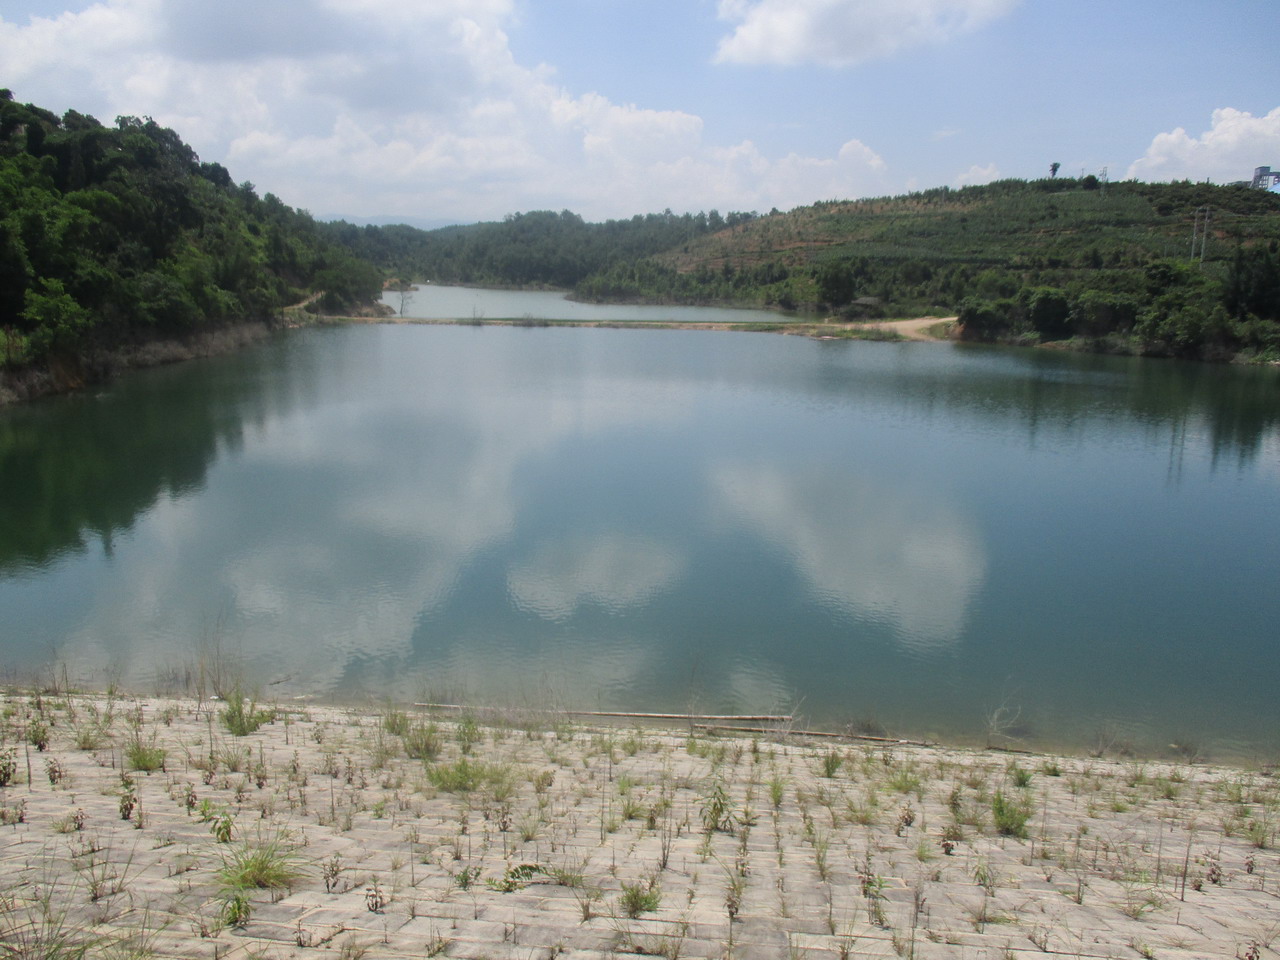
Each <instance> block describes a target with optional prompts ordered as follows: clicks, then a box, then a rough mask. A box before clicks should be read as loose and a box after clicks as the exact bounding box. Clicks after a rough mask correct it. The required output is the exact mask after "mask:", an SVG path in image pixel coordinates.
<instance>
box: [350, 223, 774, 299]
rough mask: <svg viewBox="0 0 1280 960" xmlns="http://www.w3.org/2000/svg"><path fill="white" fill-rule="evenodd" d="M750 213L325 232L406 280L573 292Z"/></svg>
mask: <svg viewBox="0 0 1280 960" xmlns="http://www.w3.org/2000/svg"><path fill="white" fill-rule="evenodd" d="M755 217H756V214H754V213H730V214H729V215H728V216H726V217H722V216H721V215H720V214H719V213H718V212H717V211H715V210H712V211H711V212H710V213H698V214H690V213H686V214H679V215H677V214H674V213H672V212H671V211H670V210H667V211H664V212H663V213H651V214H648V215H645V216H639V215H637V216H634V217H632V218H631V219H629V220H608V221H606V222H604V223H587V222H586V221H584V220H583V219H582V217H580V216H578V215H577V214H575V213H571V212H570V211H568V210H564V211H561V212H560V213H554V212H552V211H549V210H536V211H533V212H530V213H517V214H511V215H509V216H507V217H506V218H505V219H503V220H502V221H501V222H497V223H474V224H468V225H466V226H457V227H444V228H442V229H440V230H430V231H426V230H417V229H415V228H413V227H407V226H385V227H382V226H367V227H357V226H353V225H352V224H349V223H344V222H342V221H339V222H336V223H331V224H327V225H326V228H325V229H326V231H327V232H328V235H329V236H330V237H332V238H333V239H335V240H337V241H339V242H341V243H342V244H344V245H345V246H346V247H347V249H349V250H351V251H352V252H353V253H355V254H356V255H357V256H360V257H364V258H366V259H368V260H371V261H372V262H374V263H376V264H377V265H378V266H379V267H381V268H382V269H384V270H386V271H388V272H390V273H393V274H397V275H399V276H403V277H413V278H417V279H427V280H431V281H433V282H436V283H464V284H472V285H476V286H499V287H502V286H514V287H537V286H549V287H557V288H560V289H572V288H573V287H575V286H577V285H579V284H580V283H582V281H583V280H584V279H586V278H587V277H590V276H592V275H593V274H599V273H601V272H603V271H607V270H609V269H611V268H613V267H617V266H621V267H624V268H625V267H626V266H627V265H630V264H633V263H635V262H636V261H638V260H641V259H643V258H645V257H648V256H651V255H653V254H657V253H662V252H664V251H666V250H670V249H673V248H679V247H681V246H683V245H685V244H687V243H689V241H691V240H695V239H697V238H699V237H704V236H709V235H711V234H715V233H717V232H719V231H721V230H723V229H725V228H727V227H729V228H731V227H734V226H737V225H739V224H743V223H747V222H750V221H751V220H753V219H754V218H755Z"/></svg>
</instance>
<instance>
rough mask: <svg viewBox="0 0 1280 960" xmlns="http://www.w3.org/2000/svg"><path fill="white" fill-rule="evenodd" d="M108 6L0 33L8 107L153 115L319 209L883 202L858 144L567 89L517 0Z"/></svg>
mask: <svg viewBox="0 0 1280 960" xmlns="http://www.w3.org/2000/svg"><path fill="white" fill-rule="evenodd" d="M233 2H234V7H233V8H232V12H233V13H234V14H235V15H234V16H227V15H226V9H224V8H223V7H219V13H218V15H217V16H216V17H214V16H210V15H209V14H208V13H207V10H206V9H205V6H204V5H200V4H194V5H193V4H185V3H178V2H175V0H101V2H99V3H96V4H94V5H93V6H91V7H89V8H88V9H86V10H84V11H82V12H80V13H64V14H62V15H61V16H59V17H57V18H55V19H34V20H32V21H31V22H30V23H29V24H27V25H22V26H19V25H17V24H14V23H8V22H6V21H3V20H0V63H4V64H6V78H5V82H6V84H7V85H8V86H10V87H11V88H12V89H13V90H14V91H15V95H16V96H17V97H19V98H20V99H23V100H31V101H33V102H35V103H38V104H40V105H42V106H47V107H49V108H50V109H53V110H64V109H68V108H74V109H76V110H79V111H81V112H84V113H92V114H94V115H95V116H98V117H99V119H101V120H103V121H104V122H107V123H110V122H111V120H112V119H113V118H114V117H115V116H117V115H119V114H132V115H138V116H151V117H154V118H155V119H156V120H157V121H159V122H160V123H163V124H165V125H167V126H171V127H173V128H174V129H175V130H176V131H177V132H178V133H179V135H180V136H182V137H183V139H185V140H186V141H187V142H189V143H190V144H191V145H192V146H193V147H194V148H195V149H196V151H197V152H198V153H199V154H200V156H201V157H202V159H205V160H216V161H219V162H221V163H224V164H225V165H226V166H227V167H228V168H229V169H230V171H231V174H232V176H233V177H234V178H235V179H236V180H251V181H253V182H254V183H255V184H257V185H258V187H259V189H260V190H263V191H271V192H273V193H275V194H277V195H279V196H280V197H281V198H282V199H283V200H284V201H285V202H286V203H290V204H292V205H294V206H299V207H303V208H305V209H309V210H312V211H313V212H315V213H317V214H351V215H357V216H360V215H364V216H375V215H385V214H403V215H404V216H407V217H408V216H417V217H436V218H457V219H471V218H496V217H500V216H502V215H503V214H506V213H510V212H514V211H518V210H528V209H535V208H551V209H562V208H569V209H572V210H575V211H576V212H579V213H581V214H582V215H584V216H586V217H588V218H590V219H600V218H605V217H617V216H630V215H632V214H635V213H643V212H647V211H651V210H661V209H664V208H667V207H670V208H672V209H675V210H698V209H709V208H711V207H718V208H720V209H759V210H767V209H769V208H770V207H774V206H777V207H781V208H789V207H792V206H796V205H798V204H803V203H809V202H812V201H813V200H814V199H817V198H829V197H853V196H859V195H864V194H866V193H868V192H871V193H879V192H884V191H885V189H886V187H887V186H888V184H887V183H886V182H885V179H884V174H885V169H884V167H885V165H884V161H883V160H882V159H881V158H880V157H879V156H878V155H877V154H876V153H875V151H874V150H872V149H871V148H869V147H868V146H866V145H865V144H863V143H860V142H859V141H857V140H850V141H849V142H848V143H846V144H844V146H843V147H841V148H840V149H839V150H838V151H837V152H836V154H835V155H834V156H833V155H826V156H821V155H820V156H804V155H799V154H790V155H783V156H777V155H773V156H770V155H766V154H765V153H763V152H762V151H761V150H760V149H759V148H758V147H757V146H756V145H755V144H754V143H752V142H750V141H743V142H741V143H738V144H736V145H724V144H716V143H710V142H708V141H707V140H706V139H705V136H704V129H703V121H702V118H701V117H698V116H695V115H693V114H690V113H687V112H683V111H680V110H655V109H647V108H645V107H643V106H641V105H635V104H622V103H615V102H613V101H610V100H609V99H607V98H606V97H603V96H600V95H599V94H596V93H591V92H587V93H576V92H573V91H569V90H565V89H563V88H562V87H560V86H558V85H556V84H555V83H554V82H553V81H552V80H551V76H552V73H551V71H550V70H548V69H546V68H543V67H537V68H532V69H531V68H527V67H525V66H523V65H521V64H519V63H517V62H516V60H515V57H514V55H513V54H512V52H511V49H510V47H509V44H508V41H507V36H506V33H505V32H504V31H505V27H506V26H507V25H508V24H509V23H510V22H511V21H512V19H513V17H514V16H515V5H514V2H513V0H481V2H475V0H420V2H416V3H414V4H411V5H408V6H405V5H403V4H400V3H396V2H392V0H298V2H297V3H295V4H292V5H291V6H290V14H289V17H288V18H287V19H285V18H282V16H281V15H280V14H278V13H277V12H273V11H274V8H272V7H270V6H269V5H268V6H266V7H264V6H262V5H261V4H254V3H250V2H248V0H233Z"/></svg>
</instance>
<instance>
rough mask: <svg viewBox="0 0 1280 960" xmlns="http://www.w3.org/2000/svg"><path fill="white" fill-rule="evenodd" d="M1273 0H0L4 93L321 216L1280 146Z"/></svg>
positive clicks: (1171, 169) (618, 207)
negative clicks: (105, 127) (165, 146)
mask: <svg viewBox="0 0 1280 960" xmlns="http://www.w3.org/2000/svg"><path fill="white" fill-rule="evenodd" d="M1274 10H1275V8H1274V4H1273V3H1272V2H1271V0H1221V2H1217V3H1213V4H1207V3H1204V2H1197V3H1191V2H1185V0H1165V2H1161V3H1155V2H1149V0H1121V2H1116V0H1112V2H1109V3H1102V2H1098V0H1080V2H1076V3H1073V4H1051V3H1046V2H1044V0H288V2H276V3H262V2H261V0H220V2H218V3H212V2H207V0H185V2H180V0H100V2H97V3H87V2H84V0H78V2H74V3H65V2H64V3H57V2H53V0H6V3H5V7H4V12H3V13H2V14H0V65H3V66H0V85H6V86H9V87H11V88H12V89H13V91H14V94H15V96H16V97H17V98H18V99H19V100H24V101H26V100H30V101H33V102H35V103H38V104H40V105H42V106H46V107H49V108H50V109H53V110H57V111H61V110H65V109H68V108H74V109H77V110H80V111H82V112H87V113H92V114H94V115H95V116H98V117H99V118H100V119H102V120H104V121H105V122H110V121H111V120H112V119H113V118H114V117H115V116H117V115H119V114H133V115H139V116H152V117H155V118H156V119H157V120H158V121H160V122H162V123H164V124H166V125H169V126H172V127H173V128H174V129H175V130H177V131H178V132H179V134H181V135H182V137H183V138H184V139H185V140H187V141H188V142H189V143H191V144H192V146H194V147H195V149H196V150H197V151H198V152H199V153H200V155H201V157H202V158H203V159H205V160H216V161H218V162H221V163H223V164H225V165H226V166H227V167H228V168H229V169H230V170H231V172H232V175H233V176H234V177H236V179H237V180H245V179H247V180H251V181H253V182H254V183H255V184H257V186H258V188H259V190H260V191H263V192H265V191H270V192H273V193H276V194H277V195H279V196H280V197H281V198H282V199H283V200H285V202H287V203H290V204H293V205H295V206H299V207H303V208H306V209H309V210H311V211H312V212H313V213H316V214H317V215H320V216H329V215H338V214H342V215H348V216H354V217H387V216H391V217H405V218H413V219H417V220H435V219H450V220H464V221H465V220H475V219H492V218H497V217H501V216H502V215H504V214H506V213H512V212H516V211H522V210H531V209H545V208H549V209H557V210H558V209H564V208H568V209H571V210H574V211H576V212H579V213H581V214H583V215H584V216H586V217H588V218H589V219H603V218H606V217H624V216H630V215H632V214H634V213H644V212H650V211H655V210H662V209H664V208H668V207H669V208H671V209H673V210H676V211H684V210H699V209H711V208H717V209H720V210H721V211H728V210H760V211H767V210H769V209H770V208H772V207H778V208H780V209H789V208H790V207H793V206H797V205H801V204H806V203H810V202H813V201H815V200H821V199H831V198H836V197H858V196H869V195H870V196H874V195H882V194H897V193H902V192H906V191H909V190H912V189H923V188H927V187H933V186H940V185H949V186H961V185H964V184H967V183H981V182H985V181H988V180H991V179H996V178H999V177H1007V176H1014V177H1036V176H1042V175H1044V174H1045V173H1047V171H1048V167H1049V164H1050V163H1051V162H1054V161H1056V162H1059V163H1061V164H1062V170H1063V172H1064V173H1072V174H1079V173H1080V172H1081V171H1084V172H1087V173H1101V171H1102V169H1103V168H1104V167H1105V168H1107V170H1108V173H1109V175H1110V177H1111V178H1112V179H1124V178H1127V177H1138V178H1140V179H1146V180H1167V179H1181V178H1184V177H1185V178H1191V179H1211V180H1214V181H1217V182H1223V181H1230V180H1236V179H1244V178H1247V177H1248V176H1249V175H1250V174H1251V173H1252V170H1253V167H1255V166H1257V165H1260V164H1269V165H1271V166H1273V167H1276V168H1280V56H1277V54H1276V52H1275V49H1276V44H1275V37H1276V33H1277V29H1276V17H1275V12H1274Z"/></svg>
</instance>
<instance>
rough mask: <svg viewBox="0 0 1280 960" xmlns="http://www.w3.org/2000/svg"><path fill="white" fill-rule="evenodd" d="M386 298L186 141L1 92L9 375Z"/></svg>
mask: <svg viewBox="0 0 1280 960" xmlns="http://www.w3.org/2000/svg"><path fill="white" fill-rule="evenodd" d="M380 288H381V275H380V273H379V271H378V270H377V269H376V268H374V267H373V266H372V265H371V264H369V263H367V262H364V261H361V260H359V259H358V258H356V257H354V256H353V255H352V254H351V252H350V251H348V250H346V249H345V248H343V247H342V246H341V245H339V244H336V243H334V242H333V241H332V240H331V239H329V238H328V237H327V236H326V235H325V234H324V232H323V231H322V230H321V229H320V227H319V225H318V224H316V223H315V222H314V221H313V220H312V219H311V217H310V216H309V215H307V214H306V213H301V212H298V211H295V210H293V209H291V208H290V207H287V206H285V205H284V204H283V203H281V202H280V200H279V199H277V198H276V197H274V196H272V195H271V194H269V193H268V194H267V195H266V196H265V197H259V196H258V195H257V193H256V192H255V191H254V188H253V186H252V185H251V184H249V183H243V184H240V185H236V184H235V183H234V182H232V179H231V176H230V174H229V173H228V172H227V171H226V170H225V169H224V168H223V167H221V166H220V165H218V164H216V163H201V162H200V160H199V159H198V158H197V156H196V154H195V153H194V151H192V149H191V148H190V147H188V146H187V145H186V144H185V143H183V142H182V140H181V139H180V138H179V136H178V135H177V134H176V133H174V131H172V130H169V129H166V128H164V127H161V126H159V125H158V124H156V123H155V122H154V121H152V120H150V119H146V120H140V119H137V118H135V117H121V118H119V119H118V120H117V121H116V124H115V126H114V127H107V126H104V125H103V124H101V123H99V122H98V121H97V120H95V119H94V118H92V117H88V116H84V115H82V114H79V113H76V112H75V111H69V112H68V113H67V114H66V115H65V116H62V117H58V116H55V115H54V114H52V113H50V112H49V111H47V110H43V109H41V108H40V107H37V106H33V105H31V104H25V105H24V104H19V103H16V102H14V100H13V97H12V94H11V93H10V92H9V91H8V90H0V332H2V340H3V342H2V344H0V361H2V363H3V366H5V367H7V368H9V369H11V370H13V369H20V368H24V367H31V366H36V365H41V364H46V363H49V362H52V361H54V360H58V359H61V358H79V357H83V356H84V355H85V354H86V353H88V352H90V351H92V350H93V349H94V348H96V347H102V346H112V347H115V346H119V345H121V344H128V343H139V342H143V341H145V340H147V339H151V338H155V337H158V336H179V335H184V334H189V333H192V332H195V331H200V330H206V329H209V328H212V327H216V326H218V325H222V324H229V323H235V322H238V321H243V320H253V319H267V318H270V317H272V316H273V315H274V314H276V313H278V311H279V310H280V308H281V307H282V306H284V305H286V304H288V303H290V302H295V301H297V300H300V299H302V298H304V297H306V296H307V295H308V294H309V293H310V292H313V291H315V292H320V291H323V293H324V296H325V299H326V301H327V306H328V308H329V309H331V310H341V309H346V308H349V307H350V306H352V305H353V304H354V303H356V302H357V301H360V300H367V299H370V298H372V297H375V296H376V295H377V294H378V292H379V290H380Z"/></svg>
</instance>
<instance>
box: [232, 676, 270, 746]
mask: <svg viewBox="0 0 1280 960" xmlns="http://www.w3.org/2000/svg"><path fill="white" fill-rule="evenodd" d="M275 718H276V712H275V711H274V710H259V709H258V702H257V701H256V700H254V699H252V698H247V697H245V695H244V694H243V693H242V692H241V691H240V687H239V686H237V687H236V688H235V689H234V690H232V691H231V695H230V696H228V697H227V706H226V708H225V709H224V710H223V711H222V725H223V726H224V727H226V728H227V730H228V731H230V732H231V733H232V734H233V735H234V736H237V737H244V736H247V735H248V734H251V733H254V732H255V731H256V730H257V729H258V728H259V727H261V726H262V725H263V724H264V723H270V722H271V721H273V720H275Z"/></svg>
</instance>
